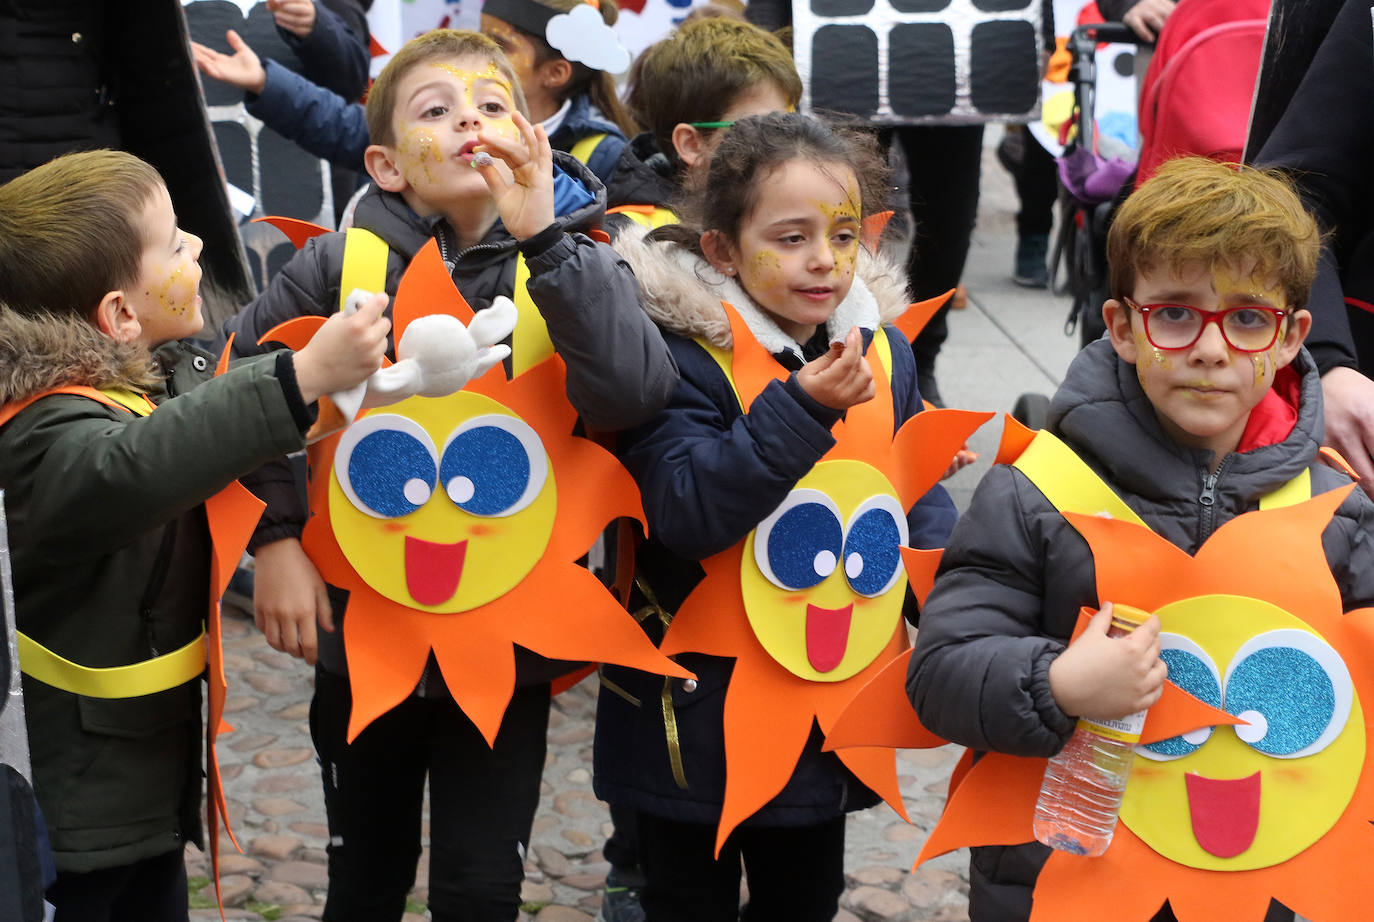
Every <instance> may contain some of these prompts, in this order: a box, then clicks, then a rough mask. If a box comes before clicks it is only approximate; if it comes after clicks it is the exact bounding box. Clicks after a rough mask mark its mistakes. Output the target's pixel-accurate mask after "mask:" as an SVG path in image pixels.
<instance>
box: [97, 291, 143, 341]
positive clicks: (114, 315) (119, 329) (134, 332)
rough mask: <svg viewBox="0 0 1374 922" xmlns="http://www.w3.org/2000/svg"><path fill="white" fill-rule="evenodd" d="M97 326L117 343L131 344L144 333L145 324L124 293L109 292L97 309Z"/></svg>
mask: <svg viewBox="0 0 1374 922" xmlns="http://www.w3.org/2000/svg"><path fill="white" fill-rule="evenodd" d="M95 325H96V326H97V327H99V329H100V332H102V333H104V334H105V335H106V336H108V337H109V338H110V339H113V340H114V341H115V342H117V343H131V342H133V341H134V340H136V339H138V337H139V336H140V335H141V334H142V333H143V324H141V323H139V322H138V314H137V313H136V312H135V311H134V309H133V305H131V304H130V303H129V300H128V298H126V297H124V292H123V291H107V292H105V297H103V298H101V299H100V304H99V305H98V306H97V307H96V309H95Z"/></svg>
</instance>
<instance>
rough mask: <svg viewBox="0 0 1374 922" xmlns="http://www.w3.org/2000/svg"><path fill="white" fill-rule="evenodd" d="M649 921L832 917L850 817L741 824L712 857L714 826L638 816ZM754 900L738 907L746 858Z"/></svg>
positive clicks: (799, 921)
mask: <svg viewBox="0 0 1374 922" xmlns="http://www.w3.org/2000/svg"><path fill="white" fill-rule="evenodd" d="M638 827H639V863H640V867H641V868H642V870H643V871H644V878H645V884H644V888H643V889H642V890H641V891H640V903H641V905H643V907H644V917H645V922H736V920H739V919H742V920H744V922H830V920H831V919H833V918H835V913H836V912H837V911H838V910H839V904H840V894H841V893H842V892H844V817H838V818H836V819H833V820H828V821H826V822H824V823H819V824H817V825H815V826H788V827H769V828H763V829H759V828H753V827H742V828H739V829H736V830H735V831H734V832H732V833H731V834H730V838H728V839H726V840H725V845H724V847H722V848H721V850H720V858H719V860H717V859H716V858H715V856H714V852H715V847H716V827H715V826H714V825H705V824H701V823H679V822H677V821H675V820H666V819H662V818H661V817H656V816H650V815H648V814H645V813H641V814H639V821H638ZM741 859H742V860H743V864H744V873H745V874H746V875H747V878H748V882H749V903H748V905H746V906H745V907H744V911H743V913H741V911H740V906H739V901H740V897H739V885H740V862H741Z"/></svg>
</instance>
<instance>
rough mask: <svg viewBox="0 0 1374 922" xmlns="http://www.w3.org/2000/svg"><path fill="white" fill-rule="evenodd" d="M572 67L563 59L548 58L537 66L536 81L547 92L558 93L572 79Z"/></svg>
mask: <svg viewBox="0 0 1374 922" xmlns="http://www.w3.org/2000/svg"><path fill="white" fill-rule="evenodd" d="M572 75H573V68H572V65H571V64H569V63H568V62H567V61H565V60H564V59H563V58H549V59H548V60H547V61H545V62H544V63H543V64H540V65H539V70H538V74H537V76H538V79H539V82H540V83H541V84H543V86H544V88H545V89H547V90H553V91H555V92H556V91H558V90H560V89H562V88H563V87H565V86H567V85H568V81H569V80H571V79H572Z"/></svg>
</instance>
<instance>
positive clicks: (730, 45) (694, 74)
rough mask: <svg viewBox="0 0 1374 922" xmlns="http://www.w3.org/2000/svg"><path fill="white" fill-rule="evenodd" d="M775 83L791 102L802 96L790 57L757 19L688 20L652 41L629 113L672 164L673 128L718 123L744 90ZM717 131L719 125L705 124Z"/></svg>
mask: <svg viewBox="0 0 1374 922" xmlns="http://www.w3.org/2000/svg"><path fill="white" fill-rule="evenodd" d="M770 83H771V84H772V85H773V86H775V87H777V88H778V90H779V91H780V92H781V93H782V95H783V98H784V99H786V100H787V103H788V105H790V106H792V107H794V108H795V107H796V105H797V103H798V102H800V101H801V94H802V85H801V77H799V76H797V66H796V64H795V63H793V61H792V54H791V52H789V51H788V50H787V49H786V48H784V47H783V45H782V43H781V42H779V41H778V40H777V39H776V38H775V37H773V36H772V35H770V34H769V33H767V32H765V31H763V30H762V29H760V28H759V27H758V26H755V25H753V24H752V23H747V22H740V21H737V20H733V19H723V18H720V17H707V18H704V19H692V20H688V21H687V22H684V23H683V24H682V25H681V26H679V27H678V29H677V30H676V31H675V32H673V33H672V34H670V35H669V36H668V37H667V38H664V39H660V40H659V41H657V42H655V43H654V44H652V45H650V46H649V47H648V48H646V49H645V50H644V51H643V52H641V53H640V56H639V57H638V58H637V59H636V60H635V63H634V66H633V67H632V68H631V70H630V94H629V97H628V99H629V103H630V111H631V112H633V113H634V116H635V118H637V119H638V120H639V122H640V124H642V125H643V126H644V127H645V128H646V129H647V130H648V131H650V132H652V133H653V136H654V139H655V140H656V141H657V142H658V149H659V150H661V151H663V153H664V155H665V156H666V157H667V158H668V160H669V162H671V163H672V164H673V165H674V166H677V165H678V157H677V151H676V150H675V149H674V147H673V129H674V128H675V127H677V125H678V124H679V123H687V124H690V123H692V122H716V121H720V117H721V116H722V115H723V114H725V112H726V111H727V110H729V108H730V107H731V106H732V105H733V104H734V103H735V100H737V99H738V98H739V97H740V95H741V94H743V93H745V92H747V91H748V90H752V89H755V88H757V87H758V86H759V85H761V84H762V85H767V84H770ZM705 130H708V131H710V130H715V129H705Z"/></svg>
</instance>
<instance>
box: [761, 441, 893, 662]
mask: <svg viewBox="0 0 1374 922" xmlns="http://www.w3.org/2000/svg"><path fill="white" fill-rule="evenodd" d="M895 494H896V491H895V489H894V488H893V486H892V484H891V483H890V482H889V481H888V479H887V478H886V477H885V476H884V475H883V474H882V472H880V471H879V470H878V469H877V468H874V467H872V466H871V465H868V464H864V463H862V462H859V461H853V460H848V459H837V460H834V461H822V462H820V463H819V464H817V465H816V466H815V467H814V468H812V470H811V472H810V473H808V474H807V475H806V476H805V477H803V478H802V479H801V480H799V481H798V482H797V486H796V488H795V489H793V490H792V492H791V493H790V494H789V495H788V497H787V499H786V500H784V501H783V502H782V504H781V505H779V506H778V508H777V509H776V510H775V511H774V512H773V513H772V515H770V516H768V518H766V519H764V520H763V522H761V523H760V524H759V526H758V528H756V529H755V530H754V531H753V532H751V533H750V535H749V537H748V538H747V539H746V540H745V547H744V554H743V557H742V558H741V566H740V590H741V593H742V595H743V600H744V609H745V613H746V614H747V616H748V618H749V625H750V627H751V628H752V629H753V631H754V636H755V637H757V638H758V641H759V643H760V644H762V645H763V648H764V649H765V650H767V651H768V655H769V656H771V657H773V659H774V660H776V661H777V663H778V665H780V666H782V667H783V668H784V669H786V670H787V671H788V672H791V673H792V674H793V675H796V676H799V677H801V678H803V679H807V680H810V681H813V682H839V681H843V680H844V679H848V678H849V677H851V676H853V675H854V674H855V673H857V672H859V671H860V670H861V669H864V668H865V667H867V666H868V665H870V664H871V663H872V662H873V661H874V659H876V658H877V656H878V654H879V653H881V652H882V651H883V649H884V648H885V647H886V646H887V645H888V643H890V642H891V640H892V632H893V631H894V630H896V628H897V623H898V621H900V620H901V616H902V598H903V596H904V594H905V592H906V572H905V570H904V569H903V567H902V558H901V554H900V548H901V547H902V546H903V545H905V544H906V543H907V540H908V535H907V522H906V513H905V511H904V510H903V509H902V505H901V502H900V501H899V500H898V499H897V497H896V495H895Z"/></svg>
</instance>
